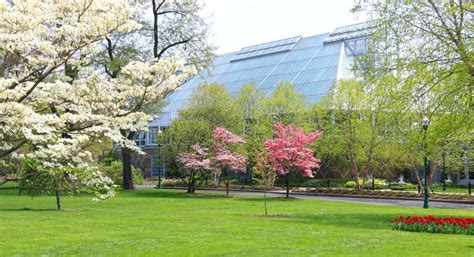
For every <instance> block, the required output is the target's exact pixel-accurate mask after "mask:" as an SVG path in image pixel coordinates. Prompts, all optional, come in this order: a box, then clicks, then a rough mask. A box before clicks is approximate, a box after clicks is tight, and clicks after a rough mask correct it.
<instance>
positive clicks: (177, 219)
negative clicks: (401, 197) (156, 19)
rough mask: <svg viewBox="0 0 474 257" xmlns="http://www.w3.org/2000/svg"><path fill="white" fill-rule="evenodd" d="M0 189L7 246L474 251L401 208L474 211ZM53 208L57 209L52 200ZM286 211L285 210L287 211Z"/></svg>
mask: <svg viewBox="0 0 474 257" xmlns="http://www.w3.org/2000/svg"><path fill="white" fill-rule="evenodd" d="M63 206H64V208H65V210H63V211H56V210H54V209H53V208H54V207H55V201H54V198H53V197H37V198H33V199H32V198H30V197H27V196H18V195H17V193H16V191H14V190H0V217H1V221H2V225H1V226H0V236H1V237H0V238H1V240H0V255H2V256H15V255H16V256H43V255H45V256H74V255H76V256H474V237H472V236H465V235H446V234H426V233H413V232H401V231H394V230H392V229H391V224H390V220H391V219H392V218H394V217H397V216H399V215H404V216H405V215H428V214H431V215H438V216H451V215H454V216H470V217H474V212H472V211H461V210H447V209H444V210H443V209H428V210H423V209H420V208H406V207H388V206H376V205H364V204H349V203H340V202H328V201H320V200H303V199H290V200H285V199H270V200H269V211H270V214H281V215H280V216H276V217H262V216H259V215H258V214H262V213H263V201H262V198H258V197H251V196H246V197H244V196H234V197H233V198H224V197H220V196H217V197H214V196H213V195H208V194H201V195H195V196H190V195H186V194H184V193H183V192H181V191H174V190H156V189H147V190H136V191H134V192H119V194H118V196H117V197H116V198H115V199H111V200H107V201H105V202H102V203H100V204H97V205H94V204H92V202H91V197H90V196H77V197H67V198H64V199H63ZM50 208H51V209H50ZM286 215H287V216H286Z"/></svg>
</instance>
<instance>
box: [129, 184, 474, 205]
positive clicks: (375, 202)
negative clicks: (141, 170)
mask: <svg viewBox="0 0 474 257" xmlns="http://www.w3.org/2000/svg"><path fill="white" fill-rule="evenodd" d="M137 188H154V186H152V185H146V186H137ZM196 191H197V192H206V191H207V192H209V191H219V192H222V191H224V190H222V189H204V190H196ZM230 192H231V194H239V195H255V196H263V192H256V191H245V190H230ZM284 195H285V194H284V193H283V192H270V193H267V196H270V197H283V196H284ZM290 196H291V197H293V198H298V199H318V200H324V201H335V202H347V203H363V204H373V205H388V206H404V207H420V208H421V207H422V206H423V200H421V199H420V200H418V199H417V200H399V199H379V198H356V197H348V196H320V195H310V194H298V193H292V194H290ZM430 208H442V209H459V210H474V204H464V203H446V202H434V201H430Z"/></svg>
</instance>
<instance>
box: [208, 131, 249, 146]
mask: <svg viewBox="0 0 474 257" xmlns="http://www.w3.org/2000/svg"><path fill="white" fill-rule="evenodd" d="M212 136H213V138H214V141H216V142H218V143H222V144H231V145H233V144H243V143H245V141H244V140H243V139H242V138H241V137H239V136H237V135H234V134H232V133H231V132H230V131H228V130H227V129H225V128H222V127H216V128H215V129H214V131H213V133H212Z"/></svg>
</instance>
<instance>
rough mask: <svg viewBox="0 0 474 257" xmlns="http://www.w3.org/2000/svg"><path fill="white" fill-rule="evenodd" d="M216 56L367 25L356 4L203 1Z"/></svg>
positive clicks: (350, 0) (346, 0) (338, 0)
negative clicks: (356, 10)
mask: <svg viewBox="0 0 474 257" xmlns="http://www.w3.org/2000/svg"><path fill="white" fill-rule="evenodd" d="M202 1H203V2H204V3H205V5H206V7H205V8H206V9H205V10H206V11H205V15H207V16H209V19H210V21H211V33H212V36H211V42H213V43H214V45H215V46H216V47H217V50H216V53H217V54H223V53H228V52H232V51H238V50H240V49H241V48H242V47H245V46H250V45H256V44H259V43H264V42H268V41H273V40H278V39H283V38H288V37H293V36H300V35H301V36H310V35H316V34H321V33H326V32H331V31H332V30H333V29H335V28H337V27H340V26H344V25H350V24H353V23H357V22H362V21H365V17H361V16H359V17H358V16H357V15H355V14H353V13H351V12H350V9H351V8H352V6H353V5H354V0H202Z"/></svg>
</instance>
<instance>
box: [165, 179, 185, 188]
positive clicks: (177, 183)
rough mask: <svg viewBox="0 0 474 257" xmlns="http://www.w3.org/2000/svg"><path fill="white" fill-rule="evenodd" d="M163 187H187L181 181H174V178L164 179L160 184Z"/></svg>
mask: <svg viewBox="0 0 474 257" xmlns="http://www.w3.org/2000/svg"><path fill="white" fill-rule="evenodd" d="M162 185H163V186H182V187H184V186H187V185H186V183H184V181H183V180H182V179H176V178H166V179H163V182H162Z"/></svg>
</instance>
